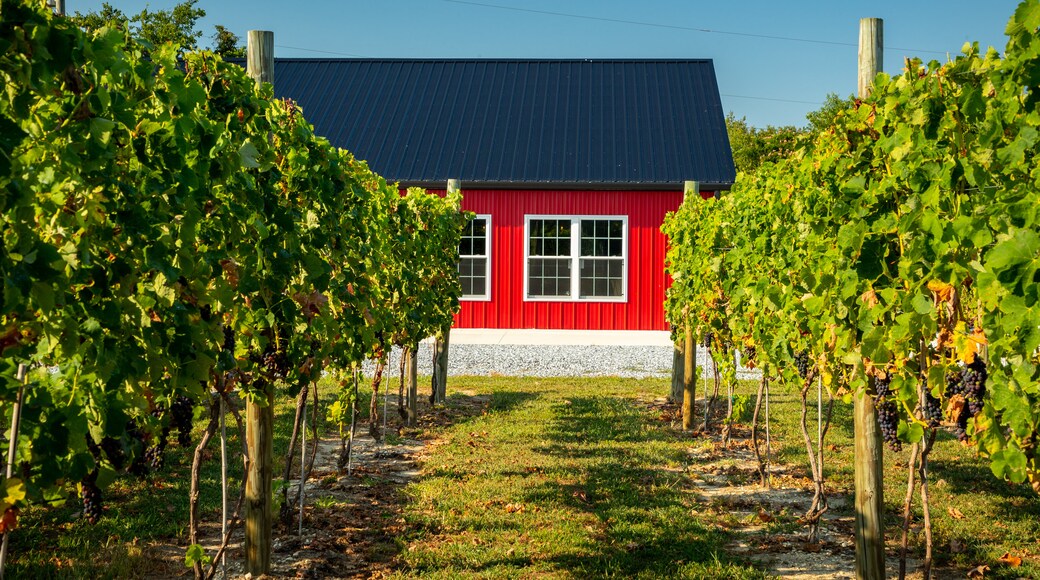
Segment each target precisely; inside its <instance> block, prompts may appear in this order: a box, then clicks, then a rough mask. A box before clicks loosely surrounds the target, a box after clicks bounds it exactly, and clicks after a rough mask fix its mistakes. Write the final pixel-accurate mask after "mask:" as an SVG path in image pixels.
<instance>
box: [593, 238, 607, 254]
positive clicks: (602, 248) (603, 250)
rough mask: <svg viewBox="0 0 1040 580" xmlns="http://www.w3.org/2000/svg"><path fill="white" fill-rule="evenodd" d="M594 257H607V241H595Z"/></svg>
mask: <svg viewBox="0 0 1040 580" xmlns="http://www.w3.org/2000/svg"><path fill="white" fill-rule="evenodd" d="M596 255H597V256H606V255H607V240H606V239H605V238H603V239H597V240H596Z"/></svg>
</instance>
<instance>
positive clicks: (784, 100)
mask: <svg viewBox="0 0 1040 580" xmlns="http://www.w3.org/2000/svg"><path fill="white" fill-rule="evenodd" d="M719 96H720V97H730V98H734V99H754V100H756V101H777V102H780V103H798V104H800V105H822V104H823V103H821V102H819V101H796V100H794V99H776V98H773V97H749V96H748V95H729V94H726V93H719Z"/></svg>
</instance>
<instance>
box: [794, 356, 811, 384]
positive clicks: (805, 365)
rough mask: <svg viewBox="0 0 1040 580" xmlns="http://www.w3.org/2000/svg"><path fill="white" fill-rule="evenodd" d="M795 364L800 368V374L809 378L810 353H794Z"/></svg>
mask: <svg viewBox="0 0 1040 580" xmlns="http://www.w3.org/2000/svg"><path fill="white" fill-rule="evenodd" d="M794 366H795V368H797V369H798V376H800V377H802V378H803V379H804V378H807V377H808V376H809V353H808V352H806V351H804V350H803V351H801V352H798V353H796V354H795V355H794Z"/></svg>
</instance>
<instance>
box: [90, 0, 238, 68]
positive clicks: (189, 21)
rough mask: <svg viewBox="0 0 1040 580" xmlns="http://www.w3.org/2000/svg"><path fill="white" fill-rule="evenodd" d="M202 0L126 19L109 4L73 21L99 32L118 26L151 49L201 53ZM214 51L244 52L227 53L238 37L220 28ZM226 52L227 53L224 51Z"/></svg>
mask: <svg viewBox="0 0 1040 580" xmlns="http://www.w3.org/2000/svg"><path fill="white" fill-rule="evenodd" d="M198 2H199V0H184V1H183V2H180V3H179V4H177V5H176V6H174V7H173V8H171V9H169V10H154V11H153V10H149V9H148V8H145V9H144V10H142V11H141V12H139V13H137V14H135V15H133V16H127V15H126V14H125V13H124V12H123V11H122V10H120V9H118V8H115V7H113V6H112V5H111V4H109V3H108V2H105V3H104V4H102V5H101V10H99V11H97V12H87V13H80V12H78V11H77V12H76V13H75V14H74V15H73V16H72V17H71V19H72V21H73V22H75V23H76V24H78V25H79V26H81V27H83V28H84V29H85V30H89V31H97V30H100V29H101V28H102V27H103V26H115V27H117V28H119V29H121V30H126V31H128V32H129V33H130V34H131V35H132V36H134V37H135V38H140V39H142V40H144V41H146V42H148V43H149V44H151V45H152V46H156V47H157V46H160V45H162V44H164V43H167V42H172V43H173V44H174V46H178V47H180V48H181V49H183V50H198V48H199V40H200V39H201V38H202V32H201V31H200V30H198V22H199V19H201V18H203V17H205V16H206V11H205V10H204V9H202V8H200V7H199V6H198ZM214 42H215V43H216V44H215V46H214V51H215V52H217V54H221V55H227V56H244V52H243V53H242V54H241V55H239V54H237V53H228V52H226V51H230V50H233V49H235V48H237V47H238V37H237V36H235V35H234V34H232V33H231V32H230V31H228V30H227V29H226V28H224V27H223V26H217V31H216V34H215V36H214ZM221 51H225V52H221Z"/></svg>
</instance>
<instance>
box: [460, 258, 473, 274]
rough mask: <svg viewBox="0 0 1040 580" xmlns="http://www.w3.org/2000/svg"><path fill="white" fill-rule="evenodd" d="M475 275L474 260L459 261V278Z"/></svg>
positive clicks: (461, 259)
mask: <svg viewBox="0 0 1040 580" xmlns="http://www.w3.org/2000/svg"><path fill="white" fill-rule="evenodd" d="M472 275H473V260H470V259H466V258H460V259H459V276H472Z"/></svg>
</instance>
